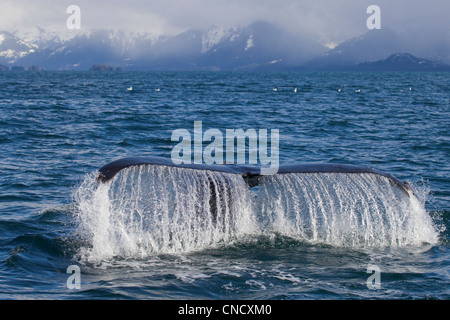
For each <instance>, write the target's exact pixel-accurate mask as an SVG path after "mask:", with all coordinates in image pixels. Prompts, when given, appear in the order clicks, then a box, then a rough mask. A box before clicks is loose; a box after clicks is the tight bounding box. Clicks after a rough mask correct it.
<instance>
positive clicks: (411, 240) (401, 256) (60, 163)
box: [0, 72, 450, 299]
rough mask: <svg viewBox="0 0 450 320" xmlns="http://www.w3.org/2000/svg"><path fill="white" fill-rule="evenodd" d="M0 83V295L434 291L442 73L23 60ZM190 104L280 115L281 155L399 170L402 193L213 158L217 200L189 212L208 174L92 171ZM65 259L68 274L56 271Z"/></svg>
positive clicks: (164, 140) (161, 149) (443, 167)
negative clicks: (206, 69)
mask: <svg viewBox="0 0 450 320" xmlns="http://www.w3.org/2000/svg"><path fill="white" fill-rule="evenodd" d="M0 84H1V86H0V91H1V96H0V107H1V113H0V128H1V131H0V144H1V148H2V157H1V158H0V163H1V167H0V170H1V175H0V185H1V186H2V190H3V192H2V193H1V194H0V217H1V218H0V239H1V241H0V297H1V298H12V299H15V298H32V299H33V298H75V299H76V298H173V299H180V298H200V299H202V298H213V299H224V298H231V299H304V298H308V299H309V298H311V299H327V298H333V299H335V298H344V299H345V298H401V299H403V298H439V299H448V298H449V295H448V290H447V288H448V285H449V282H450V281H449V275H448V267H449V253H448V231H447V230H446V228H448V221H449V212H450V211H449V210H450V209H449V206H448V203H449V199H450V198H449V197H450V194H449V178H448V177H449V171H450V170H449V166H448V158H449V148H450V142H449V136H448V129H447V128H448V127H449V125H450V123H449V122H450V117H449V112H450V110H449V106H450V97H449V95H448V89H449V76H448V74H446V73H443V74H417V73H410V74H409V73H403V74H360V73H349V74H338V73H335V74H303V73H270V74H266V73H254V74H247V73H189V72H180V73H177V72H161V73H139V72H136V73H128V72H123V73H110V74H97V73H88V72H73V73H72V72H63V73H62V72H38V73H1V74H0ZM130 86H132V87H133V90H132V91H128V90H127V88H128V87H130ZM273 88H278V90H277V91H274V90H273ZM294 88H298V90H297V92H294ZM157 89H159V90H157ZM338 89H341V90H340V91H338ZM357 90H360V92H356V91H357ZM197 120H198V121H202V122H203V127H204V130H206V129H209V128H218V129H219V130H225V129H227V128H233V129H237V128H242V129H247V128H254V129H260V128H261V129H280V161H281V163H296V162H331V163H333V162H334V163H348V164H357V165H366V166H369V167H375V168H377V169H380V170H383V171H386V172H389V173H391V174H393V175H395V176H396V177H398V178H399V179H401V180H408V181H409V182H410V183H411V184H412V185H413V186H414V187H413V189H414V190H415V198H414V199H416V200H417V202H414V203H412V204H411V203H410V202H409V201H410V200H405V199H406V198H404V197H402V196H399V195H396V194H395V191H394V192H393V193H390V192H386V190H390V189H389V185H383V181H381V182H377V183H374V181H372V180H371V179H372V177H358V178H350V177H336V176H334V177H325V176H313V177H298V176H283V177H277V178H274V179H272V180H271V181H268V182H267V183H266V184H263V185H262V186H260V188H259V189H257V190H249V189H248V188H247V187H246V186H245V185H243V184H242V181H241V180H239V179H237V177H234V176H228V175H227V174H222V175H218V176H214V178H215V179H216V180H215V181H216V182H215V183H216V184H214V185H215V186H221V185H222V182H221V181H226V182H227V183H228V184H231V185H232V186H233V187H232V188H231V189H230V190H232V191H230V192H234V194H230V196H229V197H228V198H227V199H234V201H232V202H229V201H228V200H227V199H225V198H223V200H222V201H221V202H219V204H220V205H222V210H221V211H220V212H221V213H223V214H222V215H219V216H217V217H216V218H215V219H216V220H213V219H211V218H208V219H210V220H208V219H205V220H202V219H200V218H199V217H198V216H192V215H189V214H188V213H190V212H198V210H206V211H207V210H208V205H209V203H210V202H209V201H206V199H207V198H208V197H211V195H210V194H209V193H208V192H206V191H205V190H207V189H208V188H209V187H210V185H208V184H207V183H211V182H206V181H210V180H208V179H206V180H202V179H200V178H199V177H198V176H196V177H192V176H191V178H189V175H187V176H186V175H185V174H183V173H180V172H170V174H169V176H168V178H165V179H166V180H165V181H167V183H166V187H167V185H170V184H169V183H168V182H170V181H174V182H172V187H171V188H172V189H170V188H169V190H167V189H164V188H162V187H161V185H159V184H157V183H156V184H155V183H154V182H155V180H154V179H156V177H157V176H158V174H159V175H163V172H162V171H161V170H160V169H155V170H156V172H153V174H149V173H151V172H148V171H147V172H146V174H144V175H140V174H138V173H139V172H128V173H127V172H124V174H123V175H122V176H120V177H118V178H120V179H121V180H120V179H119V180H117V182H113V183H112V184H111V185H110V186H100V187H98V188H97V186H96V185H95V183H93V182H92V179H91V177H92V175H93V172H95V170H97V169H98V168H99V167H101V166H102V165H104V164H106V163H108V162H110V161H112V160H115V159H118V158H121V157H125V156H136V155H157V156H162V157H166V158H167V157H169V156H170V151H171V149H172V147H173V146H174V142H172V141H170V137H171V133H172V131H173V130H175V129H178V128H185V129H188V130H191V131H192V130H193V121H197ZM143 170H144V169H143ZM145 170H147V169H145ZM160 171H161V172H160ZM174 171H176V170H174ZM127 174H128V175H127ZM138 177H141V180H140V183H141V184H142V183H143V182H145V183H144V184H142V186H148V185H151V186H152V188H153V189H152V191H154V192H149V191H148V190H147V191H146V189H145V188H141V189H137V188H136V186H138V185H139V183H138V182H136V181H137V180H136V179H138ZM152 179H153V180H152ZM170 179H172V180H170ZM346 179H347V180H346ZM152 181H153V182H152ZM314 181H315V182H316V183H314ZM192 183H193V184H194V185H196V186H197V187H196V190H197V191H196V193H189V191H186V190H189V187H188V186H191V185H192ZM205 183H206V185H205ZM331 185H333V186H335V185H340V188H331V187H330V186H331ZM183 186H184V187H183ZM205 186H206V189H204V187H205ZM368 186H370V187H369V189H370V188H372V189H370V190H371V191H368V190H367V187H368ZM102 188H103V190H102ZM155 188H156V189H155ZM177 188H178V189H177ZM183 188H184V189H183ZM202 188H203V189H202ZM283 188H284V189H283ZM302 188H303V189H302ZM175 189H176V190H185V191H184V193H183V192H179V193H178V194H176V196H175V195H174V194H175V193H174V192H173V191H174V190H175ZM164 190H165V191H164ZM202 190H203V191H202ZM281 190H282V191H281ZM299 190H302V192H299ZM336 190H338V191H336ZM339 190H340V191H339ZM140 192H141V193H142V194H140ZM333 192H335V193H336V194H332V193H333ZM339 192H340V193H339ZM277 193H280V194H277ZM220 194H222V193H219V195H220ZM128 195H129V196H128ZM215 196H218V194H216V195H215ZM352 196H353V197H354V198H355V199H352ZM391 196H392V197H393V198H394V200H395V199H400V200H399V202H395V201H394V203H393V202H391V201H390V200H389V199H390V197H391ZM96 197H97V198H96ZM133 197H135V198H133ZM136 197H137V198H136ZM161 197H166V199H167V201H166V202H163V203H161V202H158V199H161ZM157 198H158V199H157ZM130 199H137V200H139V201H130ZM358 199H359V200H358ZM374 199H375V200H374ZM408 199H409V198H408ZM97 200H98V201H97ZM202 200H203V204H206V203H208V205H204V206H202ZM351 200H355V201H356V202H357V203H358V205H357V206H356V208H359V209H358V210H357V211H358V212H352V211H351V210H352V209H351V208H353V207H354V206H353V204H354V203H353V202H352V201H351ZM358 201H359V202H358ZM404 201H407V202H404ZM414 201H415V200H414ZM164 203H166V204H168V205H169V206H165V207H164V205H163V204H164ZM102 206H103V207H102ZM155 206H156V208H157V210H154V208H155ZM158 206H159V207H158ZM161 206H162V207H161ZM358 206H359V207H358ZM375 207H376V209H375ZM149 208H150V209H149ZM242 208H245V209H244V210H243V209H242ZM367 208H370V209H367ZM410 209H411V210H410ZM425 209H426V211H425ZM377 210H378V211H377ZM148 212H152V213H154V212H158V213H159V215H152V214H148ZM299 212H305V214H301V215H300V214H299ZM235 215H237V216H235ZM189 219H192V220H189ZM141 221H142V223H141ZM189 226H197V228H195V229H192V230H190V229H189ZM200 231H201V232H200ZM74 264H75V265H79V266H80V267H81V275H82V287H81V290H69V289H68V288H67V286H66V280H67V278H68V274H67V273H66V270H67V267H68V266H69V265H74ZM368 265H378V266H379V267H380V270H381V289H380V290H369V289H368V288H367V286H366V280H367V278H368V276H369V274H368V273H367V272H366V271H367V267H368Z"/></svg>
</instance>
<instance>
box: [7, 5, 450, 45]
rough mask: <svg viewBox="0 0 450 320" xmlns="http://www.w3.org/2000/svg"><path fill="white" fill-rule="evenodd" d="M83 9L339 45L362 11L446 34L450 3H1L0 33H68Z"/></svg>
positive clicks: (144, 23)
mask: <svg viewBox="0 0 450 320" xmlns="http://www.w3.org/2000/svg"><path fill="white" fill-rule="evenodd" d="M71 4H77V5H78V6H80V8H81V17H82V28H83V29H84V30H86V29H90V28H105V29H120V30H124V31H134V32H144V31H145V32H151V33H154V34H156V35H158V34H175V33H179V32H181V31H184V30H187V29H206V28H208V27H210V26H212V25H215V26H219V27H232V26H239V25H246V24H249V23H251V22H253V21H256V20H265V21H268V22H271V23H275V24H278V25H280V26H282V27H284V28H286V29H288V30H289V31H291V32H294V33H301V34H307V35H310V36H311V37H314V38H316V39H319V40H320V41H321V42H323V43H333V42H334V43H339V42H342V41H344V40H346V39H349V38H351V37H354V36H357V35H360V34H363V33H364V32H366V31H367V28H366V19H367V18H368V16H369V15H368V14H367V13H366V9H367V7H368V6H369V5H371V4H377V5H378V6H380V8H381V17H382V28H399V27H400V28H401V27H402V26H403V25H404V26H406V25H408V24H409V25H411V24H412V25H414V26H415V28H416V29H418V30H419V29H420V28H423V29H426V28H430V26H435V27H434V29H436V30H437V32H439V30H441V31H442V28H444V29H445V28H446V29H447V30H448V28H449V27H448V26H449V24H448V22H447V15H448V12H450V1H448V0H429V1H415V2H414V3H413V2H412V1H408V0H397V1H392V0H375V1H373V0H341V1H336V0H305V1H301V0H281V1H280V0H270V1H269V0H247V1H242V0H239V1H237V0H188V1H181V0H165V1H160V0H159V1H153V0H151V1H143V0H127V1H123V0H122V1H117V0H109V1H106V0H101V1H91V0H89V1H88V0H74V1H58V2H57V4H55V1H54V0H52V1H50V0H40V1H32V0H22V1H20V0H19V1H17V0H2V2H1V4H0V30H7V31H19V32H26V31H27V30H32V29H36V28H38V27H39V28H43V29H52V30H55V31H57V32H64V33H66V34H67V33H69V34H70V32H68V31H67V29H66V28H65V23H66V19H67V17H68V14H67V13H66V8H67V7H68V6H69V5H71Z"/></svg>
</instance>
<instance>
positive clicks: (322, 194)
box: [255, 173, 438, 246]
mask: <svg viewBox="0 0 450 320" xmlns="http://www.w3.org/2000/svg"><path fill="white" fill-rule="evenodd" d="M255 202H256V210H258V211H259V215H260V217H261V223H263V224H264V228H263V229H264V230H266V231H271V232H277V233H281V234H283V235H287V236H291V237H294V238H297V239H300V240H305V241H308V242H312V243H325V244H330V245H337V246H403V245H420V244H422V243H435V242H436V241H437V239H438V234H437V232H436V230H435V228H434V225H433V221H432V219H431V218H430V216H429V215H428V213H427V212H426V210H425V208H424V203H423V202H421V201H419V199H418V198H417V197H416V196H415V195H414V194H413V192H411V191H405V190H404V189H403V188H400V187H399V186H398V185H397V184H395V183H392V181H390V180H389V179H387V178H386V177H383V176H379V175H374V174H370V173H363V174H349V173H304V174H282V175H274V176H269V177H265V178H264V179H262V181H261V184H260V187H259V190H258V194H257V198H256V200H255Z"/></svg>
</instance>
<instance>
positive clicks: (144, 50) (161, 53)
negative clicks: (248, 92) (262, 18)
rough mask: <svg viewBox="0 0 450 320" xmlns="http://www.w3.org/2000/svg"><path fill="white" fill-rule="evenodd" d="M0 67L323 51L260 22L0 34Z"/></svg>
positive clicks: (216, 59) (264, 58) (238, 64)
mask: <svg viewBox="0 0 450 320" xmlns="http://www.w3.org/2000/svg"><path fill="white" fill-rule="evenodd" d="M0 39H3V40H2V42H0V50H1V51H0V54H2V56H0V58H1V57H5V58H6V59H4V60H0V64H8V65H13V64H16V65H17V64H20V65H24V66H30V65H38V66H40V67H43V68H45V69H49V70H61V69H63V70H67V69H69V70H70V69H80V70H87V69H89V67H90V66H91V65H92V64H108V65H112V66H117V67H119V66H120V67H122V68H123V69H150V70H158V69H183V70H196V69H203V70H208V69H211V70H237V69H239V70H242V69H258V68H266V67H271V68H274V67H280V68H284V67H287V66H289V67H292V66H298V65H300V64H302V63H304V62H306V61H308V60H310V59H312V58H313V57H315V56H316V55H318V54H321V53H324V52H325V51H326V47H324V46H323V45H321V44H319V43H317V42H315V41H313V40H310V39H308V38H306V37H301V36H299V35H293V34H291V33H289V32H287V31H285V30H283V29H281V28H278V27H276V26H273V25H271V24H269V23H266V22H255V23H252V24H251V25H249V26H245V27H240V28H228V29H226V28H219V27H211V28H210V29H208V30H206V31H200V30H187V31H185V32H183V33H180V34H178V35H175V36H161V37H158V38H156V37H154V36H152V35H151V34H133V33H125V32H121V31H112V30H90V31H88V32H82V33H79V34H77V35H76V36H74V37H73V38H71V39H68V40H60V39H58V38H57V37H55V36H53V37H48V36H47V37H42V39H44V40H41V41H40V40H39V39H36V40H35V41H34V42H33V43H32V44H31V43H28V42H25V41H23V40H21V39H19V38H17V37H15V36H13V35H11V34H8V33H0Z"/></svg>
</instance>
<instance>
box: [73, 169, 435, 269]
mask: <svg viewBox="0 0 450 320" xmlns="http://www.w3.org/2000/svg"><path fill="white" fill-rule="evenodd" d="M258 184H259V185H258V186H256V187H252V188H250V187H249V185H248V184H247V183H246V180H244V178H243V176H242V175H240V174H236V173H228V172H219V171H212V170H197V169H192V168H179V167H170V166H165V165H134V166H129V167H126V168H124V169H122V170H120V171H119V172H118V173H117V174H116V175H115V176H114V178H113V179H110V180H108V181H107V182H105V183H99V182H98V180H97V179H96V177H95V176H94V175H90V176H88V177H87V178H86V179H85V181H84V182H83V184H82V185H81V186H80V187H79V188H78V190H77V191H76V193H75V200H76V203H77V208H78V209H77V216H78V218H79V232H80V234H81V235H82V236H83V237H84V238H85V239H86V240H88V242H89V243H90V245H89V247H88V248H85V252H83V255H84V256H85V257H86V258H87V259H91V260H98V259H108V258H111V257H115V256H120V257H145V256H147V255H151V254H157V253H180V252H188V251H193V250H199V249H202V248H208V247H210V246H214V245H217V244H228V243H231V242H233V241H239V240H240V239H243V238H245V236H248V235H250V236H251V235H258V236H260V235H264V234H268V235H270V234H273V233H277V234H281V235H283V236H288V237H292V238H294V239H298V240H299V241H305V242H308V243H319V244H330V245H337V246H392V245H393V246H399V245H400V246H403V245H417V244H421V243H423V242H429V243H433V242H436V241H437V239H438V235H437V232H436V231H435V229H434V226H433V222H432V220H431V218H430V217H429V215H428V213H427V212H426V210H425V209H424V204H423V203H421V202H420V201H419V200H418V199H417V198H416V196H415V195H414V194H413V193H412V192H411V191H409V190H405V189H404V188H403V187H402V186H400V185H399V184H398V183H396V182H395V181H394V182H393V181H392V180H391V179H389V178H388V177H386V176H381V175H377V174H374V173H370V172H368V173H348V172H342V173H339V172H310V173H283V174H277V175H273V176H264V177H260V178H259V179H258Z"/></svg>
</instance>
